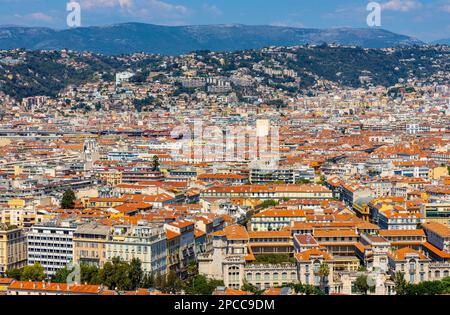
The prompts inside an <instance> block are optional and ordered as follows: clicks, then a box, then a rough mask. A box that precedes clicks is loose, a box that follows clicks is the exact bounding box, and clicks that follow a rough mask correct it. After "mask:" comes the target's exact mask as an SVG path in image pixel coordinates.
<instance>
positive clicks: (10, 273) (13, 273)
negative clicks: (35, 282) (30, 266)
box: [6, 268, 22, 280]
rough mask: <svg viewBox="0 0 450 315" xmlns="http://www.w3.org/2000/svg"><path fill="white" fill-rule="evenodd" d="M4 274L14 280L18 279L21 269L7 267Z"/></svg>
mask: <svg viewBox="0 0 450 315" xmlns="http://www.w3.org/2000/svg"><path fill="white" fill-rule="evenodd" d="M6 275H7V276H8V278H13V279H15V280H20V278H21V276H22V271H21V270H20V269H17V268H14V269H8V271H7V272H6Z"/></svg>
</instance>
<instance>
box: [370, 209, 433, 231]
mask: <svg viewBox="0 0 450 315" xmlns="http://www.w3.org/2000/svg"><path fill="white" fill-rule="evenodd" d="M378 220H379V221H378V222H379V224H378V225H379V226H380V228H381V229H384V230H415V229H417V226H418V225H419V224H422V223H424V222H425V218H424V215H423V214H421V213H408V212H397V211H391V210H388V211H385V212H381V213H380V214H379V219H378Z"/></svg>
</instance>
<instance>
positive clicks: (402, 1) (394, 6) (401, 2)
mask: <svg viewBox="0 0 450 315" xmlns="http://www.w3.org/2000/svg"><path fill="white" fill-rule="evenodd" d="M421 7H422V3H421V2H420V1H418V0H390V1H388V2H385V3H382V4H381V9H383V10H390V11H401V12H409V11H412V10H416V9H420V8H421Z"/></svg>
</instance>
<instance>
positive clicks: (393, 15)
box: [0, 0, 450, 41]
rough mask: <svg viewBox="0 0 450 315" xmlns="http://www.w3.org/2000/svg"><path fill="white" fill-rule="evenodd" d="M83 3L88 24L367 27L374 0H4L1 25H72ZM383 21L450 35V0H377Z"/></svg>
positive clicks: (396, 27) (420, 34) (415, 31)
mask: <svg viewBox="0 0 450 315" xmlns="http://www.w3.org/2000/svg"><path fill="white" fill-rule="evenodd" d="M68 1H78V2H79V3H80V5H81V23H82V26H90V25H105V24H114V23H122V22H145V23H154V24H163V25H187V24H232V23H240V24H256V25H258V24H266V25H283V26H294V27H308V28H330V27H367V24H366V17H367V15H368V13H369V12H368V11H366V5H367V3H369V2H370V1H369V0H0V25H25V26H47V27H52V28H59V29H60V28H67V25H66V17H67V14H68V13H67V11H66V3H67V2H68ZM376 2H378V3H380V4H381V7H382V11H381V23H382V24H381V27H382V28H384V29H387V30H390V31H393V32H397V33H401V34H406V35H411V36H414V37H417V38H419V39H422V40H425V41H430V40H435V39H441V38H449V37H450V22H449V21H450V0H376Z"/></svg>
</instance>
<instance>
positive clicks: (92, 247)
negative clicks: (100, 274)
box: [73, 222, 111, 267]
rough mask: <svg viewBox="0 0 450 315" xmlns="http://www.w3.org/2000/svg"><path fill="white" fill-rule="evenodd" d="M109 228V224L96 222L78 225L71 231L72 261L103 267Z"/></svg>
mask: <svg viewBox="0 0 450 315" xmlns="http://www.w3.org/2000/svg"><path fill="white" fill-rule="evenodd" d="M110 230H111V227H110V226H106V225H101V224H99V223H96V222H91V223H87V224H84V225H80V226H78V228H77V229H76V230H75V231H74V232H73V244H74V246H73V261H74V262H75V263H77V264H89V265H95V266H98V267H103V266H104V264H105V262H106V244H107V242H108V239H109V234H110Z"/></svg>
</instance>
